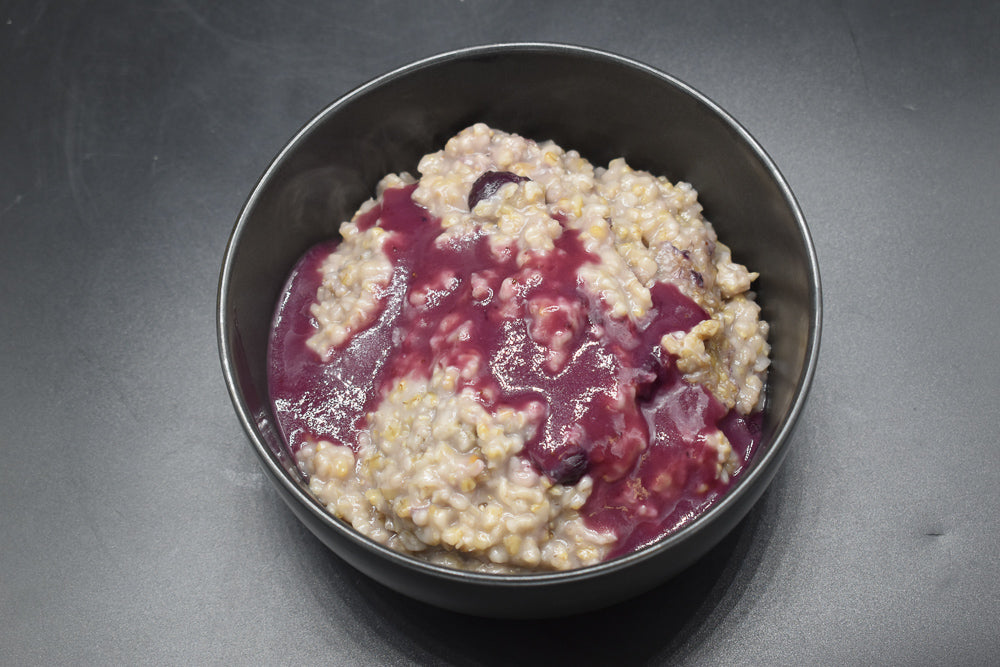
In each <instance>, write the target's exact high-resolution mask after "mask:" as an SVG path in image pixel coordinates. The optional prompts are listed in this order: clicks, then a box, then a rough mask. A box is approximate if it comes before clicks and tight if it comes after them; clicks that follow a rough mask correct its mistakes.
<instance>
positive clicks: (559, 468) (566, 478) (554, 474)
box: [545, 447, 589, 485]
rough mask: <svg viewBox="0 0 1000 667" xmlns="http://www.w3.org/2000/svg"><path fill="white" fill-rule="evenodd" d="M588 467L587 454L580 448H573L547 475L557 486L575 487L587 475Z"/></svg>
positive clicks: (547, 471) (546, 472)
mask: <svg viewBox="0 0 1000 667" xmlns="http://www.w3.org/2000/svg"><path fill="white" fill-rule="evenodd" d="M588 467H589V461H587V453H586V452H585V451H583V450H582V449H580V448H578V447H573V448H571V449H570V450H569V451H567V452H566V453H565V454H564V455H563V456H562V458H560V459H559V463H557V464H556V465H555V466H554V467H553V468H552V469H551V470H546V471H545V474H546V475H548V478H549V479H551V480H552V481H553V482H555V483H556V484H566V485H573V484H576V483H577V482H579V481H580V478H581V477H583V476H584V474H586V472H587V468H588Z"/></svg>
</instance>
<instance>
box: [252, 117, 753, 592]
mask: <svg viewBox="0 0 1000 667" xmlns="http://www.w3.org/2000/svg"><path fill="white" fill-rule="evenodd" d="M418 171H419V173H420V178H419V179H415V178H413V177H412V176H410V175H409V174H405V173H403V174H390V175H388V176H386V177H385V178H383V179H382V181H381V182H380V183H379V185H378V187H377V193H376V194H377V196H376V198H374V199H372V200H369V201H367V202H366V203H364V204H363V205H362V206H361V208H360V209H359V210H358V211H357V213H356V214H355V215H354V217H353V218H352V219H351V220H350V221H348V222H345V223H343V224H342V225H341V228H340V234H341V238H340V239H332V240H330V241H329V242H325V243H321V244H319V245H317V246H315V247H313V248H311V249H310V250H309V251H307V253H306V254H305V255H304V256H303V258H302V259H301V260H300V261H299V263H298V264H297V265H296V267H295V268H294V270H293V272H292V274H291V276H290V277H289V280H288V282H287V285H286V288H285V290H284V292H283V294H282V298H281V300H280V302H279V304H278V306H277V309H276V313H275V317H274V323H273V327H272V332H271V338H270V347H269V361H268V374H269V375H268V381H269V389H270V394H271V401H272V404H273V408H274V413H275V416H276V418H277V421H278V424H279V427H280V430H281V432H282V435H283V436H284V438H285V440H286V442H287V444H288V445H289V448H290V450H291V451H292V452H293V453H294V454H295V456H296V459H297V461H298V465H299V467H300V470H301V471H302V473H303V474H304V475H305V476H306V477H307V478H308V481H309V489H310V491H311V492H312V494H313V495H314V496H315V497H316V498H317V499H318V500H319V501H320V502H321V503H322V504H323V505H324V506H325V507H326V508H327V509H328V510H329V511H330V512H331V513H332V514H333V515H335V516H337V517H339V518H341V519H343V520H344V521H346V522H348V523H349V524H351V525H352V526H354V528H355V529H357V530H358V531H359V532H360V533H362V534H364V535H366V536H368V537H370V538H371V539H373V540H375V541H377V542H380V543H382V544H385V545H387V546H389V547H391V548H393V549H396V550H398V551H400V552H404V553H407V554H410V555H413V556H415V557H418V558H422V559H426V560H428V561H430V562H433V563H437V564H441V565H446V566H451V567H455V568H461V569H472V570H478V571H485V572H498V573H505V572H530V571H546V570H565V569H571V568H577V567H583V566H587V565H592V564H595V563H598V562H601V561H603V560H606V559H609V558H613V557H616V556H619V555H622V554H625V553H629V552H631V551H633V550H635V549H637V548H640V547H642V546H645V545H647V544H650V543H652V542H655V541H657V540H658V539H660V538H662V537H663V536H665V535H668V534H671V533H673V532H675V531H676V530H678V529H679V528H681V527H683V526H684V525H687V524H688V523H690V522H691V521H692V520H693V519H694V518H696V517H697V516H698V515H699V514H700V513H702V512H704V511H705V510H706V509H707V508H708V507H710V506H711V505H712V504H713V503H714V502H716V501H717V500H718V499H719V498H720V497H721V496H722V495H723V494H725V492H726V490H727V489H728V488H729V486H730V485H731V484H732V483H733V482H734V480H735V479H736V478H737V477H738V476H739V475H740V473H741V471H742V470H743V469H744V468H745V467H746V465H747V463H748V462H749V460H750V458H751V456H752V454H753V452H754V449H755V447H756V445H757V443H758V441H759V437H760V430H761V428H760V426H761V408H762V400H763V387H764V382H765V379H766V372H767V367H768V363H769V361H768V354H769V347H768V343H767V333H768V325H767V323H766V322H765V321H764V320H762V319H761V318H760V309H759V307H758V305H757V304H756V302H755V297H754V294H753V292H752V291H751V290H750V286H751V283H752V281H753V280H754V279H755V277H756V275H757V274H755V273H752V272H750V271H749V270H747V268H746V267H744V266H743V265H741V264H738V263H735V262H734V261H733V260H732V257H731V253H730V251H729V249H728V247H727V246H725V245H724V244H723V243H721V242H719V241H718V240H717V238H716V235H715V232H714V230H713V228H712V225H711V224H710V223H709V222H708V221H706V220H705V219H704V217H703V216H702V212H701V206H700V204H699V203H698V199H697V193H696V192H695V190H694V189H693V188H692V186H691V185H689V184H687V183H683V182H678V183H676V184H674V183H671V182H669V181H668V180H667V179H666V178H664V177H657V176H653V175H651V174H649V173H646V172H643V171H637V170H634V169H632V168H631V167H629V165H628V164H627V163H626V162H625V160H624V159H621V158H619V159H616V160H612V161H611V162H610V163H609V165H608V166H607V167H606V168H604V167H594V166H593V165H592V164H590V163H589V162H588V161H587V160H585V159H584V158H583V157H581V156H580V155H579V154H578V153H577V152H575V151H572V150H570V151H566V150H563V149H562V148H560V147H559V146H558V145H556V144H555V143H553V142H552V141H544V142H536V141H533V140H531V139H527V138H524V137H521V136H519V135H516V134H510V133H506V132H503V131H500V130H497V129H493V128H490V127H488V126H486V125H484V124H477V125H473V126H472V127H469V128H467V129H465V130H463V131H462V132H460V133H459V134H457V135H456V136H455V137H453V138H452V139H450V140H449V141H448V142H447V143H446V145H445V147H444V149H443V150H441V151H438V152H436V153H431V154H429V155H426V156H424V157H423V158H422V159H421V161H420V163H419V167H418ZM331 187H335V184H331Z"/></svg>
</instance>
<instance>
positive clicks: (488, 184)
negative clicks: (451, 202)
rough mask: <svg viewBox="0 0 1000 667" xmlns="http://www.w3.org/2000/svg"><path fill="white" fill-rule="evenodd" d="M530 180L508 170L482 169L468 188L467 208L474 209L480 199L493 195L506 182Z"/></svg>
mask: <svg viewBox="0 0 1000 667" xmlns="http://www.w3.org/2000/svg"><path fill="white" fill-rule="evenodd" d="M530 180H531V179H530V178H528V177H526V176H518V175H517V174H512V173H511V172H509V171H484V172H483V174H482V176H480V177H479V178H477V179H476V182H475V183H473V184H472V189H470V190H469V210H470V211H471V210H472V209H474V208H475V207H476V204H478V203H479V202H481V201H482V200H484V199H488V198H490V197H492V196H493V195H495V194H496V193H497V190H499V189H500V187H501V186H503V185H506V184H507V183H523V182H524V181H530Z"/></svg>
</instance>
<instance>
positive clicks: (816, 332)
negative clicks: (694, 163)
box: [216, 41, 823, 587]
mask: <svg viewBox="0 0 1000 667" xmlns="http://www.w3.org/2000/svg"><path fill="white" fill-rule="evenodd" d="M532 52H538V53H543V54H559V55H565V56H575V57H583V58H586V59H593V60H602V61H605V62H608V63H611V64H616V65H620V66H623V67H626V68H631V69H634V70H638V71H640V72H644V73H646V74H649V75H651V76H653V77H655V78H657V79H659V80H660V81H662V82H663V83H665V84H667V85H670V86H673V87H675V88H677V89H679V90H680V91H681V92H682V93H684V94H686V95H688V96H690V97H692V98H694V100H695V101H696V102H697V103H698V104H700V105H702V106H704V107H706V108H708V110H709V111H711V112H712V113H713V114H714V115H715V116H716V117H717V118H718V119H719V120H721V121H723V122H724V123H725V124H726V125H728V126H729V127H730V128H731V129H732V130H733V131H735V132H736V134H737V135H738V136H739V138H740V139H741V140H742V141H743V142H744V143H745V144H747V146H748V147H749V148H750V149H751V150H752V151H753V152H754V153H755V154H756V156H757V157H758V158H759V159H760V161H761V163H762V164H763V166H764V167H765V168H766V169H767V171H768V174H769V176H770V177H771V178H772V179H773V180H774V182H775V183H776V184H777V185H778V188H779V189H780V191H781V194H782V196H783V198H784V199H785V201H786V203H787V204H788V205H789V207H790V209H791V211H792V213H793V216H794V218H795V222H796V226H797V229H798V232H799V234H800V236H801V239H802V242H803V246H804V248H805V250H806V255H807V256H806V261H807V265H808V272H809V278H810V284H809V295H808V298H809V301H810V304H811V308H810V313H809V324H808V334H807V341H806V357H805V363H804V366H803V372H802V374H801V375H800V377H799V378H798V382H797V384H796V386H795V388H794V389H793V393H792V402H791V405H790V406H789V410H788V414H787V415H786V416H785V419H784V421H783V423H781V424H779V426H778V428H777V429H776V430H775V432H774V436H773V438H772V440H771V442H770V443H769V447H767V449H766V451H763V452H759V453H758V455H755V457H754V458H753V459H752V462H751V465H750V468H749V470H746V471H745V472H744V473H743V474H741V476H740V478H739V480H738V481H737V483H736V484H735V486H734V487H733V488H731V489H729V490H728V491H727V493H726V494H725V495H724V496H723V497H722V498H721V499H719V500H717V501H716V502H714V503H713V504H712V506H711V507H709V509H707V510H706V511H704V512H702V513H701V514H699V515H698V516H697V517H695V518H694V519H693V520H692V521H691V523H689V524H687V525H685V526H684V527H682V528H681V529H680V530H678V531H677V532H675V533H673V534H671V535H668V536H667V537H664V538H661V539H659V540H657V541H655V542H653V543H651V544H649V545H646V546H644V547H641V548H639V549H637V550H635V551H633V552H631V553H628V554H624V555H622V556H619V557H617V558H613V559H611V560H608V561H604V562H601V563H597V564H595V565H590V566H586V567H581V568H576V569H570V570H563V571H554V572H524V573H504V574H498V573H486V572H477V571H469V570H458V569H453V568H450V567H446V566H442V565H436V564H434V563H430V562H427V561H423V560H419V559H417V558H416V557H413V556H409V555H406V554H403V553H400V552H397V551H394V550H392V549H390V548H389V547H387V546H385V545H383V544H380V543H378V542H376V541H374V540H372V539H371V538H369V537H366V536H364V535H362V534H361V533H360V532H359V531H358V530H356V529H355V528H354V527H353V526H351V525H349V524H348V523H346V522H344V521H342V520H340V519H337V518H336V517H334V516H333V515H332V514H330V513H329V512H328V511H327V510H326V508H325V507H323V505H322V504H321V503H320V502H319V501H318V500H317V499H316V498H314V497H313V496H312V495H311V494H308V493H306V492H304V491H303V489H302V487H301V486H300V485H299V484H298V483H297V482H296V481H295V480H293V478H292V476H293V474H292V473H291V472H290V471H289V470H287V469H286V468H285V467H284V466H282V465H280V462H279V461H278V460H276V457H275V454H274V453H272V451H271V449H270V447H269V446H268V445H267V443H266V442H265V441H264V439H263V436H262V434H261V433H260V431H259V425H258V424H257V422H256V420H255V418H254V416H253V414H252V412H251V410H250V409H249V406H248V405H247V403H246V401H245V400H244V398H243V396H242V392H241V391H240V389H239V384H238V382H237V379H236V372H235V369H234V368H233V361H232V349H231V348H230V345H229V342H228V340H227V335H226V332H227V331H228V330H229V328H230V318H229V315H228V313H227V312H226V305H227V304H226V295H227V294H228V292H229V287H230V277H231V274H232V270H233V261H234V254H235V250H236V248H237V246H238V245H239V242H240V239H241V237H242V235H243V231H244V228H245V227H246V225H247V220H248V218H249V214H250V212H251V211H252V210H253V208H254V206H255V205H256V203H257V201H258V199H259V198H260V196H261V194H262V192H263V191H264V190H265V189H266V187H267V184H268V183H269V181H270V179H271V176H272V175H273V174H274V173H275V172H276V171H277V170H278V169H279V168H280V167H281V166H282V165H283V164H284V162H285V159H286V158H287V157H288V156H289V155H290V154H292V153H293V152H294V151H295V150H297V148H298V147H299V144H300V143H301V142H302V141H303V140H304V139H305V138H306V137H307V136H308V135H309V134H311V132H312V131H313V130H314V129H315V128H316V127H317V126H318V125H320V124H321V123H323V122H324V121H325V120H326V118H327V117H328V116H330V115H331V114H333V113H335V112H336V111H337V110H339V109H340V108H341V107H344V106H346V105H348V104H350V103H351V102H352V101H353V100H355V99H356V98H359V97H361V96H363V95H365V94H366V93H368V92H369V91H372V90H374V89H377V88H379V87H381V86H384V85H386V84H388V83H390V82H392V81H394V80H396V79H398V78H401V77H405V76H408V75H410V74H412V73H414V72H416V71H418V70H422V69H426V68H429V67H433V66H435V65H438V64H443V63H447V62H450V61H455V60H463V59H472V58H481V57H483V56H500V55H505V54H509V53H519V54H524V53H532ZM822 311H823V307H822V289H821V282H820V273H819V264H818V260H817V256H816V250H815V247H814V244H813V240H812V235H811V234H810V232H809V228H808V226H807V225H806V221H805V216H804V215H803V213H802V210H801V208H800V206H799V203H798V201H797V199H796V198H795V195H794V194H793V193H792V190H791V188H790V187H789V185H788V183H787V181H786V180H785V178H784V176H783V175H782V173H781V172H780V170H779V169H778V167H777V165H776V164H775V163H774V161H773V160H772V158H771V157H770V155H768V153H767V152H766V151H765V150H764V148H763V147H762V146H761V145H760V144H759V143H758V142H757V140H756V139H755V138H754V137H753V136H752V135H751V134H750V133H749V132H748V131H747V130H746V129H745V128H744V127H743V125H741V124H740V123H739V122H738V121H737V120H736V119H735V118H733V117H732V116H731V115H730V114H729V113H728V112H727V111H725V110H724V109H723V108H722V107H720V106H719V105H717V104H716V103H715V102H713V101H712V100H711V99H709V98H708V97H706V96H705V95H704V94H703V93H701V92H699V91H698V90H696V89H694V88H693V87H691V86H690V85H688V84H687V83H685V82H683V81H681V80H680V79H678V78H676V77H675V76H673V75H671V74H668V73H666V72H664V71H662V70H659V69H657V68H654V67H652V66H650V65H647V64H645V63H642V62H639V61H637V60H634V59H632V58H629V57H626V56H622V55H619V54H617V53H613V52H610V51H606V50H602V49H597V48H593V47H588V46H578V45H574V44H567V43H559V42H533V41H529V42H508V43H491V44H484V45H479V46H469V47H463V48H459V49H454V50H450V51H445V52H441V53H438V54H435V55H431V56H428V57H425V58H421V59H419V60H415V61H412V62H410V63H408V64H404V65H402V66H399V67H396V68H394V69H392V70H390V71H388V72H386V73H384V74H381V75H379V76H376V77H374V78H372V79H370V80H368V81H367V82H365V83H362V84H360V85H358V86H356V87H354V88H353V89H351V90H349V91H348V92H346V93H344V94H342V95H340V96H339V97H337V98H336V99H335V100H334V101H332V102H330V103H329V104H327V105H326V106H325V107H323V108H322V109H321V110H320V111H319V112H317V113H316V114H315V115H314V116H313V117H312V118H310V119H309V120H308V121H307V122H306V123H305V124H304V125H303V126H302V127H301V128H300V129H299V130H298V131H297V132H296V133H295V134H294V135H293V136H292V138H291V139H289V140H288V141H287V142H286V143H285V145H284V146H283V148H282V149H281V150H280V151H279V152H278V153H277V155H275V157H274V158H273V159H272V160H271V162H270V164H269V165H268V167H267V169H266V170H265V171H264V172H263V173H262V174H261V176H260V177H259V178H258V179H257V182H256V183H255V185H254V187H253V189H252V190H251V192H250V194H249V195H248V196H247V198H246V200H245V202H244V204H243V206H242V207H241V209H240V213H239V215H238V217H237V220H236V223H235V225H234V227H233V230H232V232H231V233H230V235H229V239H228V241H227V243H226V249H225V254H224V256H223V263H222V268H221V271H220V274H219V282H218V290H217V299H216V315H217V319H216V325H217V337H218V349H219V357H220V361H221V364H222V371H223V376H224V379H225V383H226V388H227V390H228V392H229V395H230V399H231V400H232V402H233V406H234V407H235V409H236V413H237V417H238V419H239V421H240V423H241V424H242V426H243V430H244V432H245V433H246V435H248V436H249V438H250V441H251V443H252V445H253V448H254V451H256V453H257V455H258V457H259V458H260V460H261V462H262V463H263V464H264V466H265V468H267V470H268V471H269V472H270V474H271V477H272V481H278V482H279V483H280V484H281V485H282V487H283V488H284V490H285V491H287V492H288V493H289V494H291V497H293V498H295V499H296V501H298V503H299V504H300V506H302V507H305V508H308V509H309V510H310V511H311V513H312V514H314V515H315V516H316V517H317V518H318V519H319V520H320V521H321V522H322V523H323V524H324V525H326V526H328V527H330V528H332V529H333V530H335V531H336V532H338V533H339V534H340V535H341V536H342V537H344V538H346V539H348V540H350V541H352V542H354V543H355V544H356V545H357V546H360V547H361V548H363V549H365V550H369V551H374V552H376V553H378V554H379V555H381V556H382V557H384V558H387V559H389V560H390V561H392V562H393V563H394V564H396V565H397V566H401V567H403V568H405V569H409V570H413V571H416V572H419V573H422V574H429V575H432V576H436V577H443V578H445V579H449V580H453V581H456V582H462V583H470V582H471V583H481V584H485V585H493V586H497V585H502V586H511V587H535V586H546V585H551V584H556V583H559V584H565V583H569V582H571V581H581V580H589V579H596V578H600V577H603V576H606V575H608V574H611V573H614V572H618V571H620V570H623V569H626V568H630V567H632V566H634V565H636V564H638V563H641V562H645V561H648V560H650V559H653V558H655V557H656V556H657V555H658V554H659V553H660V552H662V551H667V550H670V549H671V548H673V547H675V546H677V545H679V544H682V543H684V542H688V541H690V540H692V539H693V538H694V536H695V535H697V534H698V533H700V532H701V531H703V530H705V529H706V528H707V527H708V526H709V525H710V524H712V523H713V521H714V519H715V518H716V517H717V516H719V515H722V514H724V513H726V512H728V511H729V510H730V508H731V507H732V506H733V505H736V504H738V503H739V502H740V500H741V498H742V497H743V496H745V495H746V494H748V493H751V492H752V489H754V487H756V485H757V483H758V480H760V478H762V477H765V480H764V481H765V482H768V480H767V477H766V476H768V475H770V474H773V473H774V472H776V470H775V471H772V470H771V468H772V466H777V465H780V462H781V460H782V459H783V457H784V455H785V453H786V450H787V449H788V442H789V439H790V436H791V433H792V430H793V428H794V426H795V424H796V422H797V421H798V418H799V416H800V415H801V413H802V410H803V406H804V404H805V399H806V396H807V394H808V392H809V388H810V386H811V384H812V381H813V377H814V375H815V371H816V365H817V362H818V357H819V347H820V333H821V326H822ZM265 404H267V399H266V397H265ZM765 485H766V484H765Z"/></svg>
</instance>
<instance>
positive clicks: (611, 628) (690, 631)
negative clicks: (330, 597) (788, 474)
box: [318, 491, 776, 665]
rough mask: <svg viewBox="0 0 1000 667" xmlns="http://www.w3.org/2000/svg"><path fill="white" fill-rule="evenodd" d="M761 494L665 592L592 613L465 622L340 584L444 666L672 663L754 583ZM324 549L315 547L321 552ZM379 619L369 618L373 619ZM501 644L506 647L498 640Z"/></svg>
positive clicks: (406, 644)
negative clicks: (726, 533) (668, 661)
mask: <svg viewBox="0 0 1000 667" xmlns="http://www.w3.org/2000/svg"><path fill="white" fill-rule="evenodd" d="M774 496H775V494H774V493H772V492H770V491H769V492H766V493H765V495H764V496H763V497H762V498H761V500H760V502H758V503H757V504H756V506H755V507H754V509H752V510H751V511H750V513H749V514H748V515H747V517H746V518H745V519H744V520H743V521H742V522H740V523H739V524H738V525H737V527H736V528H735V529H733V531H732V532H731V533H729V535H727V536H726V537H725V538H724V539H723V540H722V541H721V542H720V543H719V544H718V545H717V546H716V547H715V548H713V549H712V550H711V551H709V552H708V553H707V554H706V555H705V556H704V557H702V558H701V559H700V560H698V561H697V562H695V563H694V565H692V566H691V567H689V568H688V569H686V570H684V571H683V572H681V573H680V574H678V575H677V576H676V577H674V578H673V579H671V580H670V581H668V582H667V583H665V584H663V585H661V586H659V587H657V588H655V589H653V590H652V591H649V592H647V593H643V594H642V595H640V596H638V597H636V598H633V599H632V600H628V601H626V602H623V603H620V604H617V605H614V606H612V607H607V608H605V609H601V610H598V611H593V612H588V613H584V614H578V615H575V616H568V617H562V618H553V619H542V620H529V621H524V620H498V619H487V618H479V617H475V616H464V615H462V614H457V613H453V612H450V611H446V610H442V609H437V608H435V607H432V606H429V605H426V604H424V603H422V602H418V601H415V600H412V599H410V598H407V597H405V596H403V595H400V594H397V593H395V592H394V591H391V590H390V589H388V588H386V587H384V586H382V585H381V584H378V583H377V582H375V581H374V580H372V579H370V578H368V577H352V578H345V579H342V580H341V583H348V584H349V585H350V586H352V587H353V588H354V589H355V590H354V591H352V592H351V594H350V595H349V597H350V598H353V599H355V600H357V601H360V600H364V601H366V602H367V603H368V604H369V605H370V608H369V609H368V612H369V613H370V614H371V615H372V616H375V617H381V618H378V619H377V621H376V622H377V623H378V625H380V626H383V627H389V628H392V631H391V632H389V633H387V634H386V635H385V640H386V641H387V642H390V643H392V644H395V645H396V649H397V650H398V652H399V654H401V655H405V656H408V657H416V658H418V659H420V658H422V660H421V661H428V662H436V663H440V662H444V663H446V664H471V665H511V664H539V665H541V664H545V665H552V664H565V663H570V662H572V663H576V664H623V663H628V664H636V663H645V662H649V661H660V660H664V659H677V658H680V657H682V656H684V655H685V654H686V653H688V652H689V651H691V650H692V649H694V648H696V647H697V646H698V645H699V644H700V643H701V640H700V638H701V637H704V636H706V635H707V633H708V631H709V630H710V629H711V628H712V627H714V626H716V625H718V624H719V622H720V621H721V620H722V618H723V617H724V616H725V615H727V614H729V613H730V612H731V611H732V609H733V608H734V607H735V606H736V603H737V602H738V601H739V599H740V597H742V595H743V593H744V592H745V591H746V590H747V589H748V587H749V586H750V584H751V581H752V580H753V579H754V577H755V576H756V575H757V573H758V570H759V566H760V562H761V558H762V555H763V553H764V552H765V551H766V549H765V545H767V543H768V542H769V541H770V537H771V534H772V532H773V527H774V525H775V523H776V522H775V521H774V517H773V516H770V515H771V514H772V513H773V511H774V510H775V508H774V507H773V506H772V505H773V503H774V501H773V498H774ZM318 546H321V545H318ZM372 620H375V619H372ZM498 638H504V639H502V640H498Z"/></svg>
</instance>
